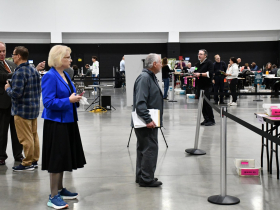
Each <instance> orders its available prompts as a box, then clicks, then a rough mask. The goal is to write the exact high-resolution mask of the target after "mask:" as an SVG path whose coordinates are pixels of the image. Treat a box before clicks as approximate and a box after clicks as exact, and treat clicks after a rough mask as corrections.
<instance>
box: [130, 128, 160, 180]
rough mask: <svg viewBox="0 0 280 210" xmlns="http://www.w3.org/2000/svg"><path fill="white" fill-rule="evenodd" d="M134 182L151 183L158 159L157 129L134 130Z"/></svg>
mask: <svg viewBox="0 0 280 210" xmlns="http://www.w3.org/2000/svg"><path fill="white" fill-rule="evenodd" d="M134 130H135V134H136V137H137V159H136V180H139V179H140V178H141V179H142V180H143V181H144V182H152V181H153V180H154V174H155V170H156V166H157V157H158V128H154V129H152V128H136V129H134Z"/></svg>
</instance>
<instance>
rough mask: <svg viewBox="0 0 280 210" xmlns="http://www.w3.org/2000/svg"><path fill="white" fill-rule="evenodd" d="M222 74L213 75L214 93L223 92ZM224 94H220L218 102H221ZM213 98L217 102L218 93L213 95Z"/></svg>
mask: <svg viewBox="0 0 280 210" xmlns="http://www.w3.org/2000/svg"><path fill="white" fill-rule="evenodd" d="M224 78H225V77H224V76H223V75H217V76H215V78H214V80H215V84H214V93H218V92H220V93H223V92H224V86H225V85H224ZM223 98H224V96H223V95H220V102H223V101H224V100H223ZM214 100H215V102H218V101H219V97H218V95H215V96H214Z"/></svg>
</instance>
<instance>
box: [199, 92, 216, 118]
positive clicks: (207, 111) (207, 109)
mask: <svg viewBox="0 0 280 210" xmlns="http://www.w3.org/2000/svg"><path fill="white" fill-rule="evenodd" d="M200 90H204V97H206V98H207V99H208V100H209V101H210V93H211V92H212V87H211V86H209V87H205V88H203V89H202V88H199V87H197V93H198V95H199V94H200ZM202 115H203V117H204V119H205V120H206V121H211V122H215V120H214V114H213V109H212V107H211V106H210V105H209V104H208V103H207V102H206V101H205V99H204V100H203V107H202Z"/></svg>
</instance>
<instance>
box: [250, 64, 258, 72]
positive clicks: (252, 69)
mask: <svg viewBox="0 0 280 210" xmlns="http://www.w3.org/2000/svg"><path fill="white" fill-rule="evenodd" d="M251 66H252V68H251V71H258V70H259V67H258V66H257V64H256V63H255V62H252V64H251Z"/></svg>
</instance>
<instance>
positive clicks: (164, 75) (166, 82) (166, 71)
mask: <svg viewBox="0 0 280 210" xmlns="http://www.w3.org/2000/svg"><path fill="white" fill-rule="evenodd" d="M161 72H162V81H163V82H164V94H163V99H165V100H168V98H167V92H168V88H169V73H170V72H173V70H170V68H169V66H168V60H167V58H166V57H165V58H163V59H162V69H161Z"/></svg>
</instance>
